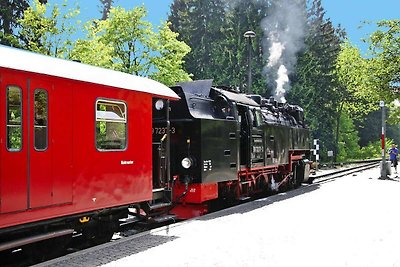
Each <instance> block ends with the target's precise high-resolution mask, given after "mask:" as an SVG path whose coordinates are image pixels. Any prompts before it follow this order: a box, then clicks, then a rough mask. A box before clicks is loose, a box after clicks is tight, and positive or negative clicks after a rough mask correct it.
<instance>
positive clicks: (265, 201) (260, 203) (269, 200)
mask: <svg viewBox="0 0 400 267" xmlns="http://www.w3.org/2000/svg"><path fill="white" fill-rule="evenodd" d="M325 182H330V181H325ZM319 188H320V184H319V183H318V184H312V185H308V186H302V187H300V188H298V189H295V190H291V191H287V192H284V193H279V194H276V195H271V196H267V197H264V198H260V199H257V200H252V201H251V202H246V203H243V204H240V205H237V206H233V207H230V208H227V209H224V210H220V211H216V212H213V213H210V214H207V215H204V216H202V217H199V218H196V220H199V221H203V220H212V219H215V218H218V217H223V216H229V215H232V214H237V213H241V214H243V213H247V212H251V211H253V210H256V209H259V208H262V207H265V206H268V205H271V204H274V203H277V202H280V201H284V200H287V199H290V198H293V197H296V196H299V195H304V194H307V193H311V192H313V191H315V190H317V189H319Z"/></svg>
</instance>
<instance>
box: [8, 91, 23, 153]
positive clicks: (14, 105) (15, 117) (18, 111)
mask: <svg viewBox="0 0 400 267" xmlns="http://www.w3.org/2000/svg"><path fill="white" fill-rule="evenodd" d="M21 96H22V93H21V89H20V88H19V87H16V86H9V87H8V88H7V149H8V150H9V151H20V150H21V148H22V120H21V115H22V99H21Z"/></svg>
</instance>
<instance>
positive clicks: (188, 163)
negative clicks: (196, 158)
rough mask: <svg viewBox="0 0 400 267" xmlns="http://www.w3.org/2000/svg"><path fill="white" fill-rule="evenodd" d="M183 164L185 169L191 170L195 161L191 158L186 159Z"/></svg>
mask: <svg viewBox="0 0 400 267" xmlns="http://www.w3.org/2000/svg"><path fill="white" fill-rule="evenodd" d="M181 164H182V167H183V168H185V169H189V168H190V167H191V166H192V165H193V161H192V159H191V158H187V157H186V158H184V159H183V160H182V161H181Z"/></svg>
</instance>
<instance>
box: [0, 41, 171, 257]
mask: <svg viewBox="0 0 400 267" xmlns="http://www.w3.org/2000/svg"><path fill="white" fill-rule="evenodd" d="M0 88H1V89H0V251H2V250H8V249H11V248H14V247H18V246H21V245H26V244H29V243H32V242H34V241H40V240H45V239H48V238H49V237H56V236H70V235H71V233H72V232H73V231H77V229H78V230H79V229H80V231H82V232H83V233H86V234H88V235H89V236H92V237H93V236H96V234H97V235H102V234H104V233H105V232H107V233H108V234H107V236H108V235H109V234H110V230H105V229H110V227H109V224H106V225H105V227H101V224H102V222H104V221H107V222H108V223H110V222H111V223H112V222H116V221H117V219H118V218H119V217H121V216H123V215H122V213H124V212H125V211H124V210H126V207H127V206H128V205H131V204H134V203H139V202H142V201H147V200H151V198H152V189H153V186H152V138H151V136H152V134H151V133H152V98H153V97H161V98H165V99H177V98H178V96H177V95H176V94H175V93H174V92H173V91H172V90H170V89H169V88H168V87H166V86H164V85H162V84H160V83H158V82H155V81H152V80H150V79H147V78H141V77H137V76H133V75H129V74H125V73H120V72H116V71H111V70H106V69H102V68H97V67H93V66H88V65H85V64H81V63H78V62H72V61H66V60H61V59H56V58H52V57H48V56H43V55H39V54H35V53H30V52H26V51H22V50H18V49H13V48H8V47H4V46H0ZM95 222H97V223H95ZM85 226H91V227H87V228H85ZM111 228H112V227H111ZM85 229H90V231H89V230H88V231H86V232H85ZM32 233H34V235H33V236H32ZM28 236H29V237H28Z"/></svg>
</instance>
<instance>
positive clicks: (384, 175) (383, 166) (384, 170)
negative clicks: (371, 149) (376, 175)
mask: <svg viewBox="0 0 400 267" xmlns="http://www.w3.org/2000/svg"><path fill="white" fill-rule="evenodd" d="M379 106H380V107H381V110H382V131H381V141H382V163H381V177H380V179H386V178H387V175H388V173H387V164H386V146H385V130H386V122H385V102H384V101H380V102H379Z"/></svg>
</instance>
